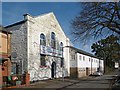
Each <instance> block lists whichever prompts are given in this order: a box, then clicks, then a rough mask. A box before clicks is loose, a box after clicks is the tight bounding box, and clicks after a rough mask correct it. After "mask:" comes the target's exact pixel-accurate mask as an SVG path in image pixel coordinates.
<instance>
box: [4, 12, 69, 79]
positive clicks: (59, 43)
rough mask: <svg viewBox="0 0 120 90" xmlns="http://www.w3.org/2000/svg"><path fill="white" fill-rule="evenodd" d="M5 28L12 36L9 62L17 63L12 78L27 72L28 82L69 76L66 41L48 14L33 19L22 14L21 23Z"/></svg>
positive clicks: (52, 15) (54, 20)
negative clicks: (14, 75)
mask: <svg viewBox="0 0 120 90" xmlns="http://www.w3.org/2000/svg"><path fill="white" fill-rule="evenodd" d="M5 28H6V29H7V30H8V31H11V32H12V33H13V34H12V37H11V39H12V43H11V44H12V53H14V54H13V56H12V60H13V61H17V62H18V63H19V65H18V69H15V68H16V67H15V65H14V67H13V71H12V73H13V74H16V73H18V74H20V73H21V74H22V73H24V72H28V73H29V74H30V81H36V80H43V79H48V78H58V77H62V75H63V73H64V76H69V59H68V55H69V54H68V49H66V48H65V46H69V45H70V41H69V39H68V38H67V36H66V35H65V34H64V32H63V30H62V28H61V26H60V25H59V23H58V21H57V19H56V17H55V15H54V14H53V13H52V12H51V13H48V14H44V15H40V16H36V17H33V16H31V15H29V14H25V15H24V20H22V21H20V22H17V23H14V24H11V25H9V26H6V27H5ZM14 55H15V56H16V57H14Z"/></svg>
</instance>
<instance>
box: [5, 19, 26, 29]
mask: <svg viewBox="0 0 120 90" xmlns="http://www.w3.org/2000/svg"><path fill="white" fill-rule="evenodd" d="M26 21H27V20H22V21H19V22H16V23H13V24H11V25H8V26H5V27H4V28H9V27H12V26H15V25H19V24H22V23H25V22H26Z"/></svg>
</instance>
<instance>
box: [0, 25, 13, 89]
mask: <svg viewBox="0 0 120 90" xmlns="http://www.w3.org/2000/svg"><path fill="white" fill-rule="evenodd" d="M10 42H11V33H10V32H8V31H6V30H5V29H3V27H0V85H1V87H2V84H4V82H6V80H7V79H6V77H7V76H10V74H11V45H10Z"/></svg>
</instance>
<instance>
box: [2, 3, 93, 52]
mask: <svg viewBox="0 0 120 90" xmlns="http://www.w3.org/2000/svg"><path fill="white" fill-rule="evenodd" d="M80 11H81V5H80V3H78V2H71V3H70V2H64V3H63V2H53V3H52V2H46V3H44V2H34V3H33V2H32V3H30V2H21V3H20V2H16V3H15V2H3V3H2V19H3V20H2V24H3V25H4V26H7V25H9V24H12V23H15V22H18V21H21V20H23V14H25V13H29V14H31V15H32V16H38V15H41V14H44V13H49V12H53V13H54V14H55V15H56V17H57V19H58V21H59V23H60V25H61V27H62V28H63V30H64V32H65V34H66V35H67V36H68V37H69V38H70V39H71V40H72V39H73V38H72V36H71V34H70V31H71V24H70V22H71V20H72V19H74V18H75V16H77V15H78V14H79V12H80ZM92 43H93V41H92V40H90V41H89V42H88V43H86V44H85V45H84V44H83V42H80V41H79V43H74V46H75V47H77V48H80V49H82V50H84V51H87V52H91V49H90V46H91V44H92Z"/></svg>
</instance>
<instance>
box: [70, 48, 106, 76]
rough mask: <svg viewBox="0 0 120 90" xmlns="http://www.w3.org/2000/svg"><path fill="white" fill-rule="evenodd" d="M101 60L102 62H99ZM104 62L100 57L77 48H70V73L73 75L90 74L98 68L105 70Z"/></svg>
mask: <svg viewBox="0 0 120 90" xmlns="http://www.w3.org/2000/svg"><path fill="white" fill-rule="evenodd" d="M99 62H100V63H99ZM103 64H104V62H103V60H100V61H99V59H98V58H95V57H92V56H89V55H85V54H81V53H78V52H77V51H76V50H75V49H72V48H70V73H71V76H72V77H83V76H87V75H90V74H91V73H94V72H96V71H97V70H98V68H99V65H100V68H101V71H103V70H104V65H103Z"/></svg>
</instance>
